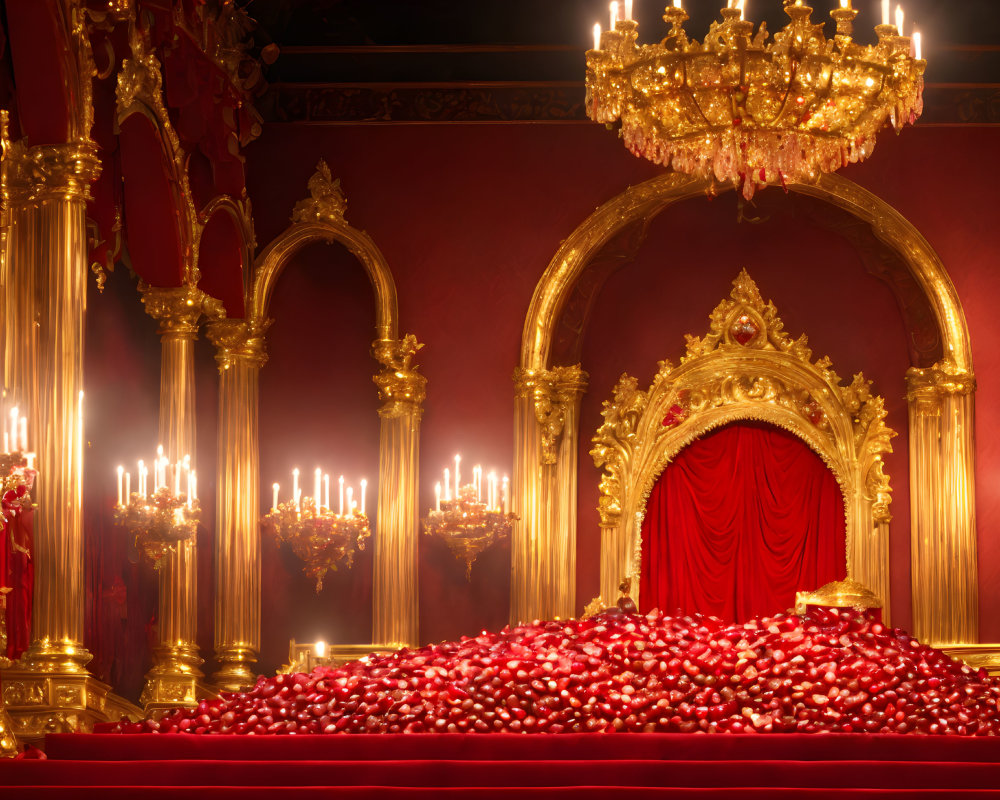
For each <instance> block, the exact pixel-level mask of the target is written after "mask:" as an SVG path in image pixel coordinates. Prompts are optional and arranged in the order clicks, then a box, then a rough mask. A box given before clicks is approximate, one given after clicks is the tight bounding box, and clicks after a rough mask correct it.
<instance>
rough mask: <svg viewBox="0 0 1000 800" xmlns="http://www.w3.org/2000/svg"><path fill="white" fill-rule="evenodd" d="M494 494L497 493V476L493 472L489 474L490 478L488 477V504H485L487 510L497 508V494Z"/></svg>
mask: <svg viewBox="0 0 1000 800" xmlns="http://www.w3.org/2000/svg"><path fill="white" fill-rule="evenodd" d="M496 493H497V474H496V473H495V472H491V473H490V476H489V497H488V502H487V506H488V507H489V508H496V507H497V502H496V500H497V494H496Z"/></svg>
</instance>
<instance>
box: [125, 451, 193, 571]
mask: <svg viewBox="0 0 1000 800" xmlns="http://www.w3.org/2000/svg"><path fill="white" fill-rule="evenodd" d="M152 466H153V483H152V486H150V484H149V478H150V475H149V466H147V464H146V463H145V462H144V461H142V460H140V461H139V463H138V470H137V478H138V481H137V487H138V491H136V492H133V491H132V473H131V472H127V471H126V470H125V468H124V467H118V503H117V505H115V513H114V520H115V522H116V523H117V524H118V525H121V526H122V527H124V528H125V529H126V530H127V531H128V532H129V533H130V534H131V535H132V536H134V537H135V545H136V549H138V550H139V551H140V552H141V553H143V555H145V556H146V557H147V558H149V559H150V560H151V561H152V562H153V566H154V567H156V568H159V567H160V565H161V560H162V559H163V557H164V556H165V555H167V553H170V552H172V551H173V550H174V549H176V547H177V545H178V544H179V543H180V542H184V541H187V540H189V539H191V538H192V537H193V536H194V535H195V533H196V532H197V530H198V522H199V521H200V519H201V506H200V505H199V503H198V475H197V472H196V471H195V470H193V469H192V468H191V458H190V456H184V458H183V459H182V460H181V461H179V462H177V463H175V464H172V463H170V462H169V461H168V460H167V458H166V457H165V456H164V455H163V447H162V446H160V447H158V448H157V450H156V458H155V459H154V460H153V462H152Z"/></svg>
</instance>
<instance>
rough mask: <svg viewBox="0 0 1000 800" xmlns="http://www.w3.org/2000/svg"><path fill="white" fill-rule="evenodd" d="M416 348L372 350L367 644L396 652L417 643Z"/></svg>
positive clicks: (391, 344) (401, 344)
mask: <svg viewBox="0 0 1000 800" xmlns="http://www.w3.org/2000/svg"><path fill="white" fill-rule="evenodd" d="M420 347H422V345H421V344H419V343H418V342H417V340H416V337H414V336H412V335H408V336H404V337H403V338H402V339H400V340H398V341H397V340H393V339H388V340H386V339H380V340H378V341H376V342H375V343H374V345H373V346H372V352H373V354H374V356H375V358H376V360H377V361H378V362H379V363H380V364H382V365H383V367H384V369H383V370H381V371H380V372H379V373H378V374H377V375H375V378H374V380H375V383H376V384H377V385H378V389H379V399H380V400H381V401H382V405H381V406H380V408H379V412H378V413H379V417H380V418H381V434H380V445H379V486H378V520H377V523H376V525H377V532H376V536H375V550H374V572H375V575H374V586H373V592H372V595H373V601H372V605H373V607H372V641H373V642H375V643H376V644H393V645H398V646H400V647H402V646H404V645H411V646H412V645H416V644H417V643H418V605H417V534H418V530H419V520H420V515H419V508H418V502H419V496H418V478H419V469H418V467H419V444H420V418H421V415H422V413H423V401H424V396H425V391H426V385H427V379H426V378H425V377H424V376H423V375H421V374H420V373H419V372H417V367H416V366H415V365H414V364H413V363H412V361H413V356H414V355H415V354H416V352H417V350H418V349H420Z"/></svg>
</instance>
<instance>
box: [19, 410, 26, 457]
mask: <svg viewBox="0 0 1000 800" xmlns="http://www.w3.org/2000/svg"><path fill="white" fill-rule="evenodd" d="M17 423H18V430H19V431H20V432H21V446H20V447H19V448H18V450H20V451H21V452H24V451H25V450H27V449H28V418H27V417H21V418H20V419H19V420H18V421H17Z"/></svg>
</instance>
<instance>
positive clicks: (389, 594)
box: [208, 161, 425, 689]
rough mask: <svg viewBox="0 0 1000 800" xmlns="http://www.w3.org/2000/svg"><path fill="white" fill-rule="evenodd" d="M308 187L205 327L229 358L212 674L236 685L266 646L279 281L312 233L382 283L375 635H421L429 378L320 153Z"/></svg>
mask: <svg viewBox="0 0 1000 800" xmlns="http://www.w3.org/2000/svg"><path fill="white" fill-rule="evenodd" d="M309 193H310V196H309V197H308V198H306V199H305V200H302V201H300V202H299V203H298V204H296V206H295V209H294V211H293V212H292V222H291V225H290V226H289V227H288V228H287V229H286V230H285V231H284V232H283V233H282V234H280V235H279V236H278V237H277V238H276V239H275V240H274V241H272V242H271V243H270V244H269V245H268V246H267V247H266V248H265V249H264V250H263V251H262V252H261V253H260V255H259V256H258V257H257V260H256V263H255V268H254V275H253V282H252V286H251V288H250V290H249V292H248V295H247V297H246V303H245V308H246V318H245V319H232V320H219V321H217V322H214V323H212V324H211V325H210V326H209V331H208V334H209V337H210V338H211V339H212V341H213V343H214V344H215V346H216V348H217V356H216V358H217V360H218V362H219V365H220V367H221V369H222V378H221V381H220V387H219V418H220V426H219V490H218V496H219V500H218V523H217V533H216V536H217V544H216V551H217V560H218V567H217V580H218V585H220V586H225V587H227V591H226V592H221V593H219V594H218V595H217V597H216V630H215V637H216V658H217V659H218V661H219V663H220V670H219V672H218V673H216V675H215V682H216V684H217V685H218V686H220V687H221V688H224V689H239V688H243V687H245V686H247V685H248V684H249V683H252V681H253V672H252V669H251V665H252V664H253V662H254V661H255V660H256V654H257V650H258V649H259V646H260V546H259V539H260V532H259V511H260V509H259V501H258V493H259V488H260V486H259V484H260V479H259V463H258V438H257V430H258V419H257V408H258V379H259V372H260V368H261V367H262V366H263V365H264V363H265V362H266V360H267V355H266V350H265V343H266V340H265V337H266V333H267V329H268V328H269V327H270V324H271V319H270V318H269V316H268V309H269V305H270V299H271V295H272V292H273V288H274V285H275V283H276V281H277V280H278V278H279V277H280V275H281V273H282V271H283V270H284V269H285V267H286V266H287V265H288V263H289V262H290V261H291V259H292V258H293V257H294V255H295V254H296V253H297V252H298V251H299V250H300V249H301V248H302V247H305V246H306V245H308V244H310V243H313V242H326V243H332V242H339V243H341V244H343V245H344V246H345V247H347V249H348V250H349V251H350V252H351V253H352V254H353V255H354V256H355V257H356V258H357V259H358V260H359V261H360V262H361V265H362V266H363V267H364V269H365V271H366V273H367V275H368V278H369V280H370V281H371V284H372V287H373V289H374V292H375V331H376V337H377V338H376V339H375V341H374V343H373V345H372V355H373V356H374V357H375V359H376V360H377V361H378V362H379V364H381V369H380V371H379V372H378V373H377V374H376V375H375V376H374V381H375V383H376V384H377V386H378V389H379V396H380V399H381V401H382V405H381V406H380V407H379V412H378V413H379V416H380V417H381V419H382V423H381V433H380V444H379V490H378V521H377V531H376V537H375V547H374V572H375V574H374V585H373V624H372V642H373V643H374V644H376V645H395V646H403V645H407V644H415V643H416V641H417V531H418V528H417V526H418V515H417V475H418V472H417V465H418V442H419V432H420V417H421V413H422V404H423V399H424V386H425V379H424V377H423V376H422V375H420V373H419V372H418V371H417V367H416V365H415V364H413V363H412V362H413V357H414V355H415V353H416V352H417V350H418V349H419V348H420V347H421V345H420V344H418V343H417V340H416V338H415V337H413V336H409V335H408V336H403V337H401V338H397V337H398V333H397V331H398V312H397V308H396V287H395V283H394V282H393V279H392V273H391V272H390V271H389V267H388V265H387V264H386V261H385V258H384V257H383V255H382V253H381V251H380V250H379V249H378V247H377V246H376V245H375V243H374V242H373V241H372V240H371V238H370V237H369V236H368V235H367V234H366V233H364V232H363V231H359V230H357V229H356V228H354V227H352V226H351V225H350V224H349V223H348V222H347V221H346V220H345V219H344V212H345V209H346V205H347V204H346V201H345V200H344V196H343V194H342V193H341V190H340V181H339V180H338V181H335V180H333V178H332V176H331V174H330V170H329V168H328V167H327V165H326V164H325V163H324V162H322V161H320V163H319V166H318V168H317V171H316V173H315V174H314V175H313V176H312V178H310V179H309Z"/></svg>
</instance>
